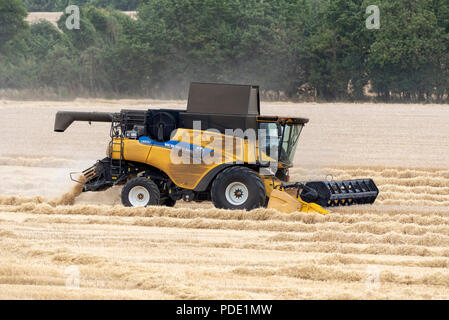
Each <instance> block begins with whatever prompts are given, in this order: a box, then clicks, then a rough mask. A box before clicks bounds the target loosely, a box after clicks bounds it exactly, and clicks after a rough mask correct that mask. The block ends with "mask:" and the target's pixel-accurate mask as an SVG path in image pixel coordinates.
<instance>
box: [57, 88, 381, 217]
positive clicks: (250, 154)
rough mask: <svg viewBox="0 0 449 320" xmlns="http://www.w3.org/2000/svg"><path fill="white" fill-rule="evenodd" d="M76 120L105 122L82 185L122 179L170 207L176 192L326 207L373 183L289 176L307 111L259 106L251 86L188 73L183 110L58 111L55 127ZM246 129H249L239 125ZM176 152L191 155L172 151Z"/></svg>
mask: <svg viewBox="0 0 449 320" xmlns="http://www.w3.org/2000/svg"><path fill="white" fill-rule="evenodd" d="M74 121H88V122H110V123H111V131H110V135H111V142H110V143H109V146H108V148H107V157H106V158H105V159H103V160H99V161H98V162H97V163H96V164H95V165H94V166H93V167H91V168H89V169H87V170H85V171H84V172H83V175H84V179H83V181H84V182H79V183H83V184H84V190H83V191H85V192H87V191H103V190H106V189H108V188H110V187H112V186H114V185H120V184H123V185H124V187H123V190H122V203H123V205H125V206H128V207H145V206H150V205H163V206H169V207H172V206H174V205H175V203H176V201H178V200H181V199H183V200H184V201H187V202H191V201H196V202H202V201H212V202H213V204H214V205H215V206H216V207H217V208H224V209H246V210H251V209H255V208H259V207H267V206H268V207H269V208H275V209H277V210H279V211H282V212H286V213H291V212H295V211H302V212H316V213H320V214H326V213H328V212H330V211H328V209H326V208H330V207H336V206H349V205H356V204H372V203H373V202H374V201H375V200H376V197H377V195H378V193H379V191H378V189H377V187H376V185H375V183H374V182H373V180H371V179H358V180H347V181H313V182H305V183H299V182H294V183H291V182H288V181H289V168H291V167H292V166H293V158H294V155H295V152H296V146H297V143H298V140H299V135H300V133H301V130H302V128H303V127H304V125H305V124H306V123H307V122H308V121H309V120H308V119H304V118H290V117H277V116H274V117H273V116H262V115H260V97H259V87H257V86H251V85H229V84H206V83H192V84H191V86H190V92H189V99H188V105H187V110H186V111H181V110H172V109H162V110H151V109H150V110H122V111H121V112H120V113H98V112H68V111H59V112H58V113H57V114H56V120H55V131H56V132H64V131H65V130H66V129H67V128H68V127H69V126H70V125H71V124H72V123H73V122H74ZM210 128H214V130H210ZM251 130H253V132H256V133H257V134H255V135H254V136H253V139H250V137H249V135H245V136H243V135H242V133H243V132H245V133H248V132H252V131H251ZM261 133H262V135H261ZM211 141H212V142H211ZM229 142H230V143H231V148H229V147H228V145H229ZM226 143H228V144H226ZM224 145H226V147H222V146H224ZM214 146H220V147H219V148H218V147H214ZM179 154H181V155H185V154H187V155H188V156H187V157H185V156H183V158H182V160H183V161H179V160H180V158H179ZM195 155H197V156H198V155H199V157H195ZM211 158H213V160H214V161H210V160H211ZM273 164H274V165H273ZM72 175H73V174H72ZM72 175H71V177H72ZM72 180H74V179H73V178H72ZM75 181H76V180H75ZM77 182H78V181H77Z"/></svg>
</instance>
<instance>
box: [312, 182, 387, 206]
mask: <svg viewBox="0 0 449 320" xmlns="http://www.w3.org/2000/svg"><path fill="white" fill-rule="evenodd" d="M306 187H309V188H311V189H314V190H316V191H317V193H318V199H316V200H314V201H313V202H314V203H317V204H319V205H320V206H322V207H338V206H351V205H356V204H372V203H374V201H376V198H377V195H378V194H379V189H378V188H377V186H376V184H375V183H374V181H373V180H372V179H357V180H345V181H313V182H308V183H306Z"/></svg>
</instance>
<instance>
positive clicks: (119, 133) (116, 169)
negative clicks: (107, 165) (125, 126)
mask: <svg viewBox="0 0 449 320" xmlns="http://www.w3.org/2000/svg"><path fill="white" fill-rule="evenodd" d="M123 139H124V132H123V130H122V125H121V123H120V122H117V121H114V122H113V124H112V127H111V177H112V179H113V180H116V179H118V177H119V176H120V175H121V174H122V161H123V159H124V156H123V149H124V141H123ZM117 140H118V141H117ZM116 146H118V148H116ZM117 153H118V154H119V156H118V159H115V157H114V154H117Z"/></svg>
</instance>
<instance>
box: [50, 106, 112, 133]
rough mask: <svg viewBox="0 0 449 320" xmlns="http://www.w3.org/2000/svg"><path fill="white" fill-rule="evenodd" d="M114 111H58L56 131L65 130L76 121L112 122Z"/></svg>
mask: <svg viewBox="0 0 449 320" xmlns="http://www.w3.org/2000/svg"><path fill="white" fill-rule="evenodd" d="M113 119H114V114H113V113H108V112H72V111H58V112H57V113H56V118H55V132H64V131H65V130H66V129H67V128H68V127H69V126H70V125H71V124H72V123H73V122H74V121H88V122H112V121H113Z"/></svg>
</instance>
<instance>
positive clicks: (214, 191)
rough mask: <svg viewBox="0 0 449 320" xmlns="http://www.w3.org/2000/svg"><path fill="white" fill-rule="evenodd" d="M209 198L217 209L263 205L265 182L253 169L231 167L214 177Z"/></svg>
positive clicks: (249, 207)
mask: <svg viewBox="0 0 449 320" xmlns="http://www.w3.org/2000/svg"><path fill="white" fill-rule="evenodd" d="M211 198H212V202H213V203H214V205H215V207H217V208H219V209H231V210H252V209H255V208H259V207H263V206H264V204H265V199H266V190H265V184H264V183H263V181H262V179H261V178H260V176H259V175H258V174H257V173H256V172H255V171H254V170H251V169H249V168H246V167H232V168H229V169H226V170H224V171H222V172H221V173H220V174H219V175H218V176H217V177H216V178H215V180H214V182H213V183H212V188H211Z"/></svg>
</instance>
